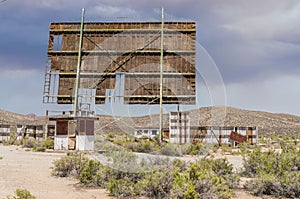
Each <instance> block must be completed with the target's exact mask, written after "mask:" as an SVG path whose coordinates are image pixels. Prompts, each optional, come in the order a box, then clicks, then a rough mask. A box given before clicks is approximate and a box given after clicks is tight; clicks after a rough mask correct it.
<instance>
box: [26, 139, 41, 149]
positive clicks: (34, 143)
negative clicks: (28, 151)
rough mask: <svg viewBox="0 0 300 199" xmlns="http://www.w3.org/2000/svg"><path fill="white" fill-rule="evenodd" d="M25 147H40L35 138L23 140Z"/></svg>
mask: <svg viewBox="0 0 300 199" xmlns="http://www.w3.org/2000/svg"><path fill="white" fill-rule="evenodd" d="M23 140H24V142H23V144H22V145H23V147H27V148H34V147H37V145H38V141H37V140H36V139H34V138H29V139H23Z"/></svg>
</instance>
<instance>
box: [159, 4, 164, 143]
mask: <svg viewBox="0 0 300 199" xmlns="http://www.w3.org/2000/svg"><path fill="white" fill-rule="evenodd" d="M163 61H164V8H163V7H162V8H161V39H160V72H159V74H160V79H159V143H161V141H162V138H163V107H162V106H163Z"/></svg>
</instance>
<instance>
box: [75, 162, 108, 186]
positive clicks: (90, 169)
mask: <svg viewBox="0 0 300 199" xmlns="http://www.w3.org/2000/svg"><path fill="white" fill-rule="evenodd" d="M102 169H103V166H102V165H101V164H100V162H98V161H94V160H89V161H88V164H87V165H86V166H85V167H83V168H82V169H81V171H80V173H79V176H78V178H79V180H80V182H81V183H83V184H84V185H89V186H101V185H102V181H101V179H98V178H99V177H100V178H101V177H102V176H101V175H100V176H99V173H100V172H101V170H102Z"/></svg>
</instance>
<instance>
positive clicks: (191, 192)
mask: <svg viewBox="0 0 300 199" xmlns="http://www.w3.org/2000/svg"><path fill="white" fill-rule="evenodd" d="M107 155H108V156H109V157H110V158H111V160H112V164H110V165H109V166H103V165H102V164H101V163H99V162H97V161H94V160H88V159H87V158H85V157H83V156H82V154H80V153H72V154H69V155H68V156H66V157H63V158H61V159H60V160H57V161H55V162H54V168H53V174H54V175H57V176H61V177H65V176H70V175H73V176H75V177H77V178H78V179H79V180H80V182H81V183H82V184H83V185H85V186H99V187H106V188H107V189H108V191H109V192H110V193H111V195H113V196H116V197H118V198H132V197H139V196H146V197H149V198H221V199H227V198H230V196H231V194H232V189H233V188H236V186H237V184H238V178H237V177H236V176H234V173H233V166H232V165H231V164H230V163H229V162H228V161H227V160H226V159H216V160H214V159H202V160H200V161H198V162H195V163H186V162H183V161H180V160H177V159H175V160H174V161H172V162H170V161H165V160H155V161H154V162H153V164H149V163H148V164H146V163H145V164H143V163H142V164H140V165H139V164H138V162H137V157H136V155H134V154H133V153H130V152H126V151H116V152H108V154H107ZM147 171H150V172H147Z"/></svg>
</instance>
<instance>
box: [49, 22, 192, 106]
mask: <svg viewBox="0 0 300 199" xmlns="http://www.w3.org/2000/svg"><path fill="white" fill-rule="evenodd" d="M160 29H161V23H160V22H142V23H136V22H129V23H128V22H112V23H109V22H105V23H101V22H97V23H85V24H84V31H83V46H82V49H83V50H82V64H81V81H80V82H81V84H80V88H91V87H92V88H96V96H95V103H97V104H103V103H105V98H107V97H109V96H106V90H107V89H115V87H116V84H115V82H116V80H117V78H116V74H117V73H123V74H124V75H125V83H124V85H123V86H124V91H125V93H124V95H125V96H124V97H125V98H124V103H127V104H147V103H151V104H158V103H159V100H155V98H157V94H158V93H159V81H158V80H159V68H160V67H159V66H160V36H161V33H160ZM79 30H80V23H51V24H50V32H49V42H48V60H50V63H49V64H50V65H49V68H48V69H47V71H49V70H50V74H51V73H53V72H55V73H56V74H55V75H57V76H58V79H59V81H58V82H59V83H58V91H57V92H56V91H55V89H51V88H54V87H55V83H53V82H49V78H48V79H47V78H46V79H45V87H44V96H45V95H46V96H55V99H56V102H57V103H58V104H72V103H73V100H72V99H74V96H73V95H74V91H73V87H74V82H75V78H76V65H77V56H78V44H79V36H78V34H79ZM163 63H164V64H163V75H164V87H163V96H164V97H163V103H164V104H174V103H175V104H178V103H180V104H194V103H195V100H196V97H195V94H196V85H195V82H196V81H195V79H196V72H195V71H196V23H195V22H165V29H164V58H163ZM171 74H172V75H171ZM48 75H49V74H48ZM52 75H53V74H52ZM46 76H47V75H46ZM53 90H54V91H53ZM51 91H52V92H53V93H51ZM49 98H50V97H49ZM44 99H45V98H44ZM46 99H47V97H46ZM46 102H47V100H46ZM51 102H52V101H51Z"/></svg>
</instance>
